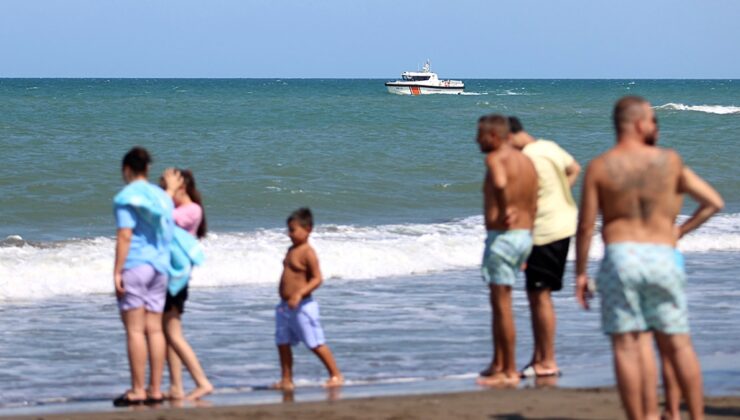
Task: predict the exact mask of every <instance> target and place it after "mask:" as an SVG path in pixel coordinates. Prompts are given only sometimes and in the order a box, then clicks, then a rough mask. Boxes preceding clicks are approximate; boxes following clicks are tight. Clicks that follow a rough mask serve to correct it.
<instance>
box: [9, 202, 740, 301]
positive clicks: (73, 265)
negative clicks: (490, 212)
mask: <svg viewBox="0 0 740 420" xmlns="http://www.w3.org/2000/svg"><path fill="white" fill-rule="evenodd" d="M482 225H483V223H482V219H481V217H480V216H474V217H468V218H464V219H458V220H454V221H450V222H446V223H430V224H396V225H381V226H372V227H369V226H350V225H342V226H332V225H323V226H319V227H318V228H317V230H316V231H315V233H314V235H313V236H312V239H311V241H312V244H313V245H314V247H315V248H316V250H317V252H318V255H319V258H320V260H321V265H322V271H323V273H324V276H325V277H327V278H344V279H352V280H368V279H375V278H382V277H390V276H405V275H414V274H423V273H433V272H441V271H448V270H456V269H474V268H475V267H477V266H478V265H479V264H480V259H481V255H482V252H483V239H484V236H485V233H484V229H483V226H482ZM204 246H205V249H206V255H207V261H206V263H205V265H204V266H203V267H200V268H198V269H197V270H196V272H195V274H194V277H193V280H192V285H193V287H218V286H232V285H245V284H271V283H272V284H275V283H277V281H278V279H279V276H280V272H281V270H282V264H281V261H282V258H283V256H284V254H285V250H286V248H287V247H288V246H289V240H288V238H287V236H286V235H285V233H284V231H283V230H282V229H268V230H258V231H253V232H245V233H218V234H211V235H209V237H208V238H207V239H206V240H205V241H204ZM113 248H114V241H113V239H112V238H95V239H86V240H74V241H66V242H56V243H46V244H28V243H26V242H25V241H22V240H21V239H20V238H18V237H14V238H11V239H8V240H5V241H0V302H2V301H5V302H7V301H15V300H20V299H36V298H44V297H49V296H55V295H67V294H69V295H84V294H91V293H111V291H112V279H111V269H112V264H113ZM680 248H681V249H682V250H683V251H684V252H689V253H697V252H708V251H728V250H740V214H723V215H720V216H717V217H715V218H713V219H712V220H711V221H710V222H709V223H707V224H706V225H705V226H703V227H702V228H701V229H700V230H699V231H698V232H696V233H693V234H691V235H689V236H687V237H686V238H684V239H683V240H682V241H681V244H680ZM601 255H603V245H602V243H601V241H600V240H599V239H598V237H597V238H595V240H594V243H593V246H592V251H591V257H592V258H599V257H600V256H601ZM571 258H572V255H571Z"/></svg>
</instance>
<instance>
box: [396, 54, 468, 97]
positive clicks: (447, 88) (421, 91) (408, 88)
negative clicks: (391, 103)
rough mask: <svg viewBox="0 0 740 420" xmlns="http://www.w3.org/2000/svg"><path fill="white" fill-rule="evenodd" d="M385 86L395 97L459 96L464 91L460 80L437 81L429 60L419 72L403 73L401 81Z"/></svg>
mask: <svg viewBox="0 0 740 420" xmlns="http://www.w3.org/2000/svg"><path fill="white" fill-rule="evenodd" d="M385 86H386V87H387V88H388V92H390V93H395V94H397V95H429V94H432V93H443V94H445V93H446V94H453V95H459V94H461V93H462V92H463V90H464V89H465V84H464V83H463V82H462V81H460V80H439V78H438V77H437V73H433V72H432V69H431V64H430V63H429V60H427V61H426V63H424V67H423V68H422V70H421V71H405V72H403V73H401V80H396V81H393V82H386V83H385Z"/></svg>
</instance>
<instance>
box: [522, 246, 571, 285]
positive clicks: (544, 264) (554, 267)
mask: <svg viewBox="0 0 740 420" xmlns="http://www.w3.org/2000/svg"><path fill="white" fill-rule="evenodd" d="M569 246H570V238H565V239H561V240H559V241H555V242H550V243H549V244H546V245H535V246H534V247H532V253H531V254H530V255H529V259H528V260H527V269H526V270H524V274H525V275H526V277H527V290H542V289H550V290H552V291H556V290H560V289H562V288H563V274H564V273H565V261H566V259H567V258H568V247H569Z"/></svg>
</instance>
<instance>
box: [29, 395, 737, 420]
mask: <svg viewBox="0 0 740 420" xmlns="http://www.w3.org/2000/svg"><path fill="white" fill-rule="evenodd" d="M684 414H685V411H684ZM685 415H686V414H685ZM706 415H707V416H706V418H707V419H717V420H720V419H731V418H740V397H709V398H707V400H706ZM623 416H624V415H623V412H622V409H621V405H620V402H619V396H618V395H617V392H616V390H615V389H612V388H590V389H524V390H510V389H504V390H482V391H475V392H461V393H452V394H429V395H414V396H396V397H375V398H358V399H348V400H341V401H332V402H326V401H325V402H305V403H283V404H267V405H241V406H222V407H207V408H185V409H181V408H169V407H162V408H160V409H151V408H140V409H131V410H128V411H127V410H119V411H112V412H95V413H81V414H75V413H69V414H53V415H33V416H26V417H16V418H19V419H38V420H40V419H49V420H62V419H101V420H124V419H137V420H148V419H152V420H154V419H156V420H176V419H208V420H222V419H223V420H227V419H243V418H256V419H283V418H290V419H345V420H350V419H619V418H623ZM686 416H687V415H686Z"/></svg>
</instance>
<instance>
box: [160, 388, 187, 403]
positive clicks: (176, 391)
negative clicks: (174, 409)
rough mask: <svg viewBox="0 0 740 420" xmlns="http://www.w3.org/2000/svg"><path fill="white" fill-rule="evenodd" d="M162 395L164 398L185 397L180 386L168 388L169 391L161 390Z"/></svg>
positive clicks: (179, 398) (176, 398)
mask: <svg viewBox="0 0 740 420" xmlns="http://www.w3.org/2000/svg"><path fill="white" fill-rule="evenodd" d="M162 396H163V397H164V399H165V400H182V399H184V398H185V392H183V390H182V388H170V392H163V393H162Z"/></svg>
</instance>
